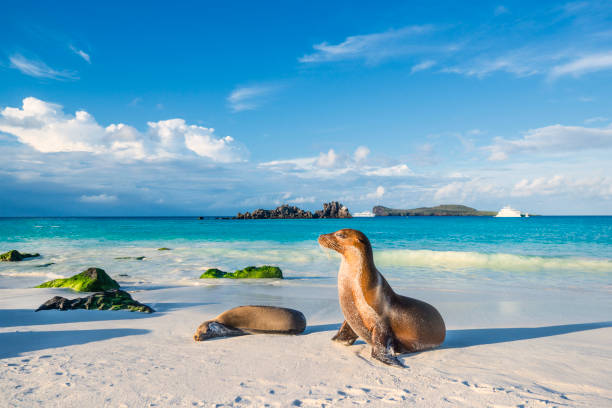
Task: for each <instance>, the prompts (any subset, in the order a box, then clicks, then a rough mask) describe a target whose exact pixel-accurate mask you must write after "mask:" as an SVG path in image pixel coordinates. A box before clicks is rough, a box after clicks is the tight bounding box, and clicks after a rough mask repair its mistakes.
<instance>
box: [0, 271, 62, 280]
mask: <svg viewBox="0 0 612 408" xmlns="http://www.w3.org/2000/svg"><path fill="white" fill-rule="evenodd" d="M0 276H13V277H38V276H42V277H45V278H48V279H60V278H65V277H66V276H64V275H58V274H56V273H53V272H9V271H3V272H0Z"/></svg>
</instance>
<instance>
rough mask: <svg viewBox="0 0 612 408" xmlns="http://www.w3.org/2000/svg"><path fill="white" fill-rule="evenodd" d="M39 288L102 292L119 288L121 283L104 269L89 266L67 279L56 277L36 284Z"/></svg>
mask: <svg viewBox="0 0 612 408" xmlns="http://www.w3.org/2000/svg"><path fill="white" fill-rule="evenodd" d="M36 287H37V288H71V289H74V290H76V291H77V292H100V291H104V290H111V289H119V284H118V283H117V282H116V281H115V280H114V279H112V278H111V277H110V276H108V275H107V274H106V272H104V269H100V268H89V269H87V270H86V271H83V272H81V273H79V274H78V275H74V276H72V277H70V278H66V279H54V280H52V281H49V282H45V283H43V284H40V285H38V286H36Z"/></svg>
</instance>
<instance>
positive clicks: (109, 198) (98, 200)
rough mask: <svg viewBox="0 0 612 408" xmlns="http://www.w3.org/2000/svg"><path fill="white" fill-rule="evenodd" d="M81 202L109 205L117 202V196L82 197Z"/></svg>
mask: <svg viewBox="0 0 612 408" xmlns="http://www.w3.org/2000/svg"><path fill="white" fill-rule="evenodd" d="M79 201H80V202H82V203H94V204H107V203H114V202H115V201H117V196H115V195H108V194H98V195H82V196H81V197H80V198H79Z"/></svg>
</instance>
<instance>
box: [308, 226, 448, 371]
mask: <svg viewBox="0 0 612 408" xmlns="http://www.w3.org/2000/svg"><path fill="white" fill-rule="evenodd" d="M318 241H319V244H320V245H321V246H323V247H325V248H330V249H333V250H334V251H336V252H338V253H340V254H341V255H342V262H341V264H340V271H339V272H338V295H339V298H340V307H341V308H342V313H343V314H344V318H345V319H346V320H345V321H344V323H343V324H342V326H341V327H340V330H338V333H336V335H335V336H334V337H333V338H332V340H334V341H337V342H340V343H343V344H345V345H347V346H348V345H351V344H353V343H354V342H355V340H357V337H361V338H363V339H364V340H365V341H366V342H367V343H368V344H370V345H371V346H372V357H373V358H375V359H377V360H379V361H382V362H383V363H385V364H389V365H394V366H399V367H403V364H402V363H401V362H400V361H399V360H398V359H397V358H396V357H395V356H394V355H395V354H399V353H405V352H415V351H421V350H426V349H430V348H433V347H436V346H438V345H440V344H441V343H442V342H443V341H444V338H445V336H446V327H445V325H444V320H442V316H440V313H439V312H438V311H437V310H436V308H434V307H433V306H431V305H429V304H427V303H425V302H422V301H420V300H417V299H412V298H409V297H405V296H401V295H398V294H396V293H395V292H394V291H393V289H391V286H389V284H388V283H387V281H386V280H385V278H384V277H383V276H382V275H381V273H380V272H379V271H378V270H377V269H376V266H375V265H374V258H373V256H372V246H371V245H370V241H369V240H368V238H367V237H366V236H365V235H364V234H363V233H362V232H360V231H357V230H353V229H341V230H339V231H336V232H333V233H330V234H324V235H321V236H319V240H318Z"/></svg>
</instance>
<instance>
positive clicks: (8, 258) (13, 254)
mask: <svg viewBox="0 0 612 408" xmlns="http://www.w3.org/2000/svg"><path fill="white" fill-rule="evenodd" d="M36 256H40V254H22V253H21V252H19V251H17V250H15V249H13V250H11V251H8V252H5V253H3V254H0V261H4V262H19V261H23V260H24V259H25V258H34V257H36Z"/></svg>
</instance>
